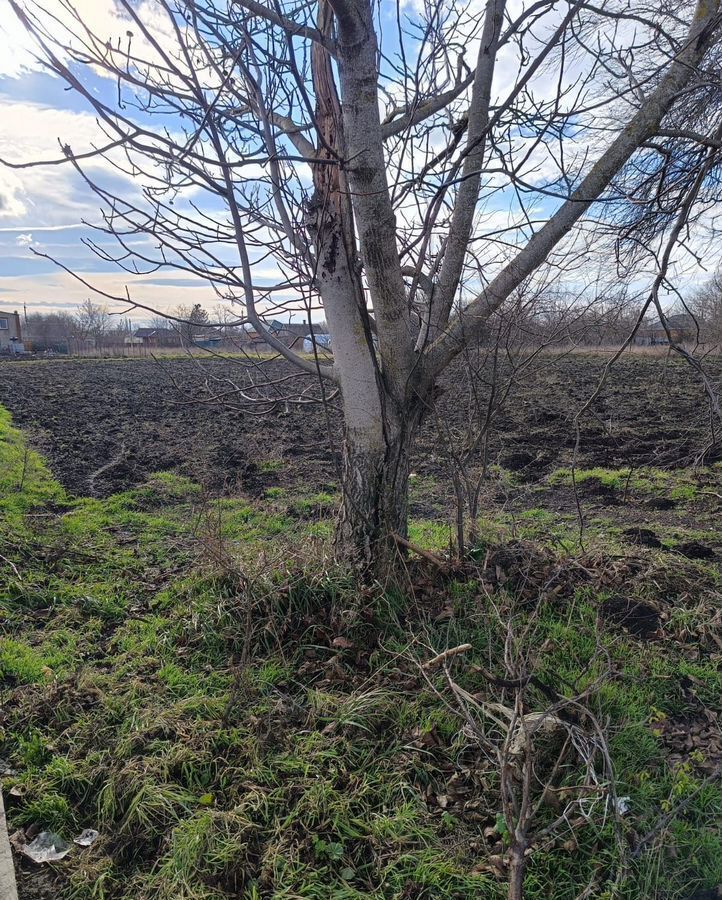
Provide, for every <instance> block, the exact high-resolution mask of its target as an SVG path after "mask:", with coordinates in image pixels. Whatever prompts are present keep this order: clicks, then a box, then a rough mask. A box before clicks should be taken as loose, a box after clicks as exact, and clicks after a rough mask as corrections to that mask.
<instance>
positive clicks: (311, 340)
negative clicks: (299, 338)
mask: <svg viewBox="0 0 722 900" xmlns="http://www.w3.org/2000/svg"><path fill="white" fill-rule="evenodd" d="M314 344H315V346H316V350H317V351H318V350H320V351H321V352H322V353H328V352H330V350H331V335H330V334H323V333H322V334H318V333H317V332H315V331H314V333H313V334H307V335H306V337H305V338H304V339H303V350H304V352H305V353H313V350H314Z"/></svg>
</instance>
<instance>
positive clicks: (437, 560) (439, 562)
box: [391, 534, 446, 569]
mask: <svg viewBox="0 0 722 900" xmlns="http://www.w3.org/2000/svg"><path fill="white" fill-rule="evenodd" d="M391 537H392V538H393V539H394V540H395V541H396V543H397V544H400V545H401V546H402V547H406V549H407V550H411V552H412V553H415V554H416V555H417V556H420V557H421V558H422V559H425V560H426V561H427V562H430V563H431V564H432V565H434V566H437V567H438V568H439V569H445V568H446V561H445V560H443V559H442V558H441V557H440V556H436V554H435V553H430V552H429V551H428V550H422V549H421V547H417V546H416V544H412V543H411V541H407V540H406V538H404V537H401V535H400V534H392V535H391Z"/></svg>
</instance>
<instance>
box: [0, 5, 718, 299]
mask: <svg viewBox="0 0 722 900" xmlns="http://www.w3.org/2000/svg"><path fill="white" fill-rule="evenodd" d="M49 2H50V3H53V2H55V3H57V2H58V0H49ZM521 2H523V0H516V3H517V5H518V4H519V3H521ZM75 3H76V6H77V7H78V9H79V10H80V11H81V13H82V15H83V17H84V19H85V20H86V21H87V22H88V24H89V26H90V27H91V28H92V29H93V30H94V31H96V33H97V34H99V35H105V34H107V35H108V36H109V37H112V36H118V35H124V34H125V31H126V29H127V27H128V23H127V22H125V21H124V20H123V19H122V18H121V17H120V16H119V14H118V12H117V10H116V8H115V5H114V3H113V0H75ZM138 3H139V4H140V5H141V7H143V9H144V12H145V13H147V14H148V15H149V16H152V15H153V12H154V7H153V2H152V0H138ZM510 5H514V4H513V2H512V3H510ZM394 8H395V4H394ZM385 31H386V34H387V36H388V34H390V35H392V37H391V38H390V40H391V45H387V47H386V49H387V51H393V49H394V47H393V43H394V40H395V38H394V37H393V35H394V30H393V29H391V28H389V29H386V30H385ZM0 41H1V42H2V52H0V158H5V159H8V160H12V161H27V160H38V159H54V158H58V156H59V155H60V146H59V143H58V142H59V141H60V143H62V144H65V143H67V144H70V145H71V147H72V148H73V150H74V151H75V152H76V153H77V152H83V151H84V150H89V149H90V148H91V146H92V145H93V143H94V142H98V143H103V140H104V139H103V136H102V134H101V133H100V131H99V129H98V126H97V123H96V121H95V118H94V116H93V115H92V114H91V113H89V112H88V110H87V108H86V104H85V101H83V100H82V98H80V97H79V96H77V95H76V94H75V93H74V92H72V91H69V90H67V89H66V88H65V87H64V83H63V82H62V81H61V79H59V78H56V77H53V76H51V75H49V74H47V73H46V72H43V71H42V70H41V69H40V67H39V66H38V64H37V62H36V61H35V60H34V59H33V55H32V50H31V44H30V42H29V39H28V37H27V35H26V34H25V32H24V30H23V29H22V26H20V25H19V23H17V22H16V21H15V18H14V14H13V13H12V12H11V10H10V7H9V4H8V0H0ZM517 71H518V64H517V62H516V59H515V57H514V56H513V54H512V55H509V57H508V59H506V58H504V59H502V64H501V68H500V72H499V76H500V83H501V85H502V89H503V90H508V87H509V84H510V83H513V81H514V79H515V77H516V74H517ZM85 73H86V74H84V76H83V77H84V78H86V79H88V80H87V81H86V84H87V85H88V86H89V87H90V88H91V90H92V91H95V92H98V93H99V94H101V95H102V94H104V93H105V92H111V93H114V91H115V84H114V82H112V81H109V80H107V79H103V78H100V77H99V76H97V75H95V74H93V72H92V70H85ZM541 89H542V90H543V89H544V86H543V85H542V87H541ZM582 138H583V135H582ZM583 143H584V141H583V139H582V141H581V144H583ZM570 149H573V145H572V144H571V143H570ZM552 169H553V167H552ZM543 170H544V161H543V160H541V161H540V169H539V172H542V171H543ZM97 172H99V173H101V174H102V178H101V180H102V181H103V182H104V183H108V181H109V180H112V181H113V182H114V183H115V185H116V187H117V188H118V191H117V192H118V193H119V194H120V195H121V196H122V195H123V192H124V191H128V192H132V191H134V190H136V189H137V185H136V184H134V182H133V180H132V179H129V178H125V177H124V176H122V175H119V174H117V173H115V172H113V170H112V169H110V168H109V167H108V166H107V165H105V166H104V167H102V168H100V169H98V170H97ZM538 177H539V178H540V179H541V180H543V177H549V176H548V175H546V176H544V175H542V174H539V176H538ZM533 202H534V203H535V211H536V213H538V214H539V215H542V214H547V213H548V212H549V210H550V207H552V206H553V205H554V201H550V200H549V199H548V198H546V199H545V198H544V197H543V196H541V195H539V196H538V197H537V198H534V200H533ZM530 205H531V204H530ZM99 206H100V203H99V201H98V199H97V198H96V197H95V196H94V195H93V194H92V192H91V191H90V190H89V189H88V188H87V186H86V185H85V184H84V183H83V182H82V180H81V179H80V177H79V176H78V175H77V174H76V173H75V172H74V171H73V170H72V168H71V167H70V166H68V165H62V166H54V167H42V168H33V169H24V170H12V169H9V168H6V167H4V166H2V165H0V309H5V310H12V309H22V308H23V306H24V305H25V306H27V309H28V311H51V310H56V311H57V310H65V311H72V310H74V309H75V307H76V306H77V305H78V304H79V303H81V302H82V301H83V300H85V299H86V298H87V297H88V296H91V295H92V291H91V290H89V288H88V287H86V286H84V285H82V284H80V283H78V282H77V281H76V280H75V279H73V278H72V277H71V276H70V275H69V274H67V273H66V272H64V271H63V270H62V269H60V268H58V267H57V266H56V265H55V264H54V263H53V262H51V261H50V260H49V259H45V258H42V257H40V256H38V255H36V254H37V253H41V254H46V255H47V256H49V257H52V258H56V259H58V260H60V261H61V262H62V263H63V265H65V266H67V267H68V268H69V269H71V270H72V271H74V272H76V273H78V274H79V275H81V276H82V277H83V278H84V279H86V280H87V281H88V282H90V283H92V284H93V285H96V286H97V287H98V288H100V289H101V290H102V291H104V292H106V293H107V294H109V295H112V296H120V297H122V296H124V295H125V292H126V288H127V287H129V288H130V289H131V291H132V294H133V296H134V297H135V298H136V299H137V300H138V301H139V302H142V303H144V304H146V305H148V306H152V307H154V308H157V309H159V310H169V309H171V308H173V307H174V306H177V305H179V304H183V305H189V304H193V303H196V302H199V303H202V304H203V305H204V306H206V307H207V308H208V309H212V308H213V307H215V305H216V303H217V300H216V297H215V295H214V293H213V291H212V289H211V288H210V287H209V286H208V285H206V284H204V283H203V282H201V281H199V280H196V279H193V278H191V277H188V276H186V275H184V274H183V273H177V272H176V273H174V272H173V271H171V270H165V271H161V272H157V273H154V274H152V275H146V276H140V277H136V278H131V277H129V276H128V275H127V274H126V273H124V272H123V271H122V270H119V269H118V268H117V267H116V266H115V265H113V264H112V263H110V262H107V261H103V260H101V259H99V258H98V257H97V256H95V255H94V254H93V253H92V252H91V250H90V249H89V248H88V247H87V246H86V245H85V244H84V243H83V241H84V240H86V241H87V240H88V239H93V240H95V241H97V242H99V243H101V244H102V243H104V242H105V243H106V244H107V246H108V247H114V246H115V244H114V242H113V241H111V240H110V239H108V238H103V236H99V235H98V233H97V232H94V231H93V230H92V229H91V228H90V227H88V225H86V224H83V223H93V222H100V221H101V218H100V214H99ZM480 209H481V210H483V214H482V215H481V216H480V223H481V226H480V227H482V228H488V230H489V231H490V232H493V231H494V229H495V228H504V227H505V226H506V225H508V224H509V220H510V217H513V216H514V215H515V214H516V213H518V206H516V205H515V200H514V197H513V195H512V194H511V192H508V191H506V190H502V191H499V192H497V193H495V194H494V196H493V197H492V198H491V200H490V202H489V204H488V205H487V206H484V205H483V204H482V205H481V206H480ZM484 216H486V217H487V219H486V222H485V221H484ZM138 240H146V241H147V240H148V239H147V238H145V239H143V238H139V239H138ZM33 251H36V253H34V252H33ZM710 262H711V265H710ZM234 263H235V260H234ZM714 264H715V261H710V260H709V257H707V268H708V271H709V270H710V269H713V268H714ZM261 268H263V266H262V267H261ZM592 268H593V266H590V271H591V269H592ZM608 268H609V267H608ZM640 276H641V277H644V276H643V273H640ZM686 277H687V283H688V284H694V283H695V282H696V280H698V279H701V278H704V277H706V273H704V272H702V271H701V270H699V269H698V270H697V271H696V272H691V273H690V274H689V275H688V276H686ZM277 278H278V271H277V270H273V269H272V267H270V266H268V267H267V272H266V279H267V280H270V281H276V280H277ZM115 308H119V307H117V306H116V307H115Z"/></svg>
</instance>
